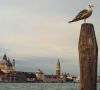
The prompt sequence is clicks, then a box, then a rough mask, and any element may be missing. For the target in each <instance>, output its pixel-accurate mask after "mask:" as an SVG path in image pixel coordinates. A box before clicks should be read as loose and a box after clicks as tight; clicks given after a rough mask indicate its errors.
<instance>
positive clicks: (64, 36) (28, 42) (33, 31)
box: [0, 0, 100, 75]
mask: <svg viewBox="0 0 100 90" xmlns="http://www.w3.org/2000/svg"><path fill="white" fill-rule="evenodd" d="M88 4H93V5H94V6H95V7H94V8H93V9H94V12H93V14H92V16H91V17H90V18H89V19H88V20H87V22H91V23H93V24H94V27H95V33H96V37H97V42H98V46H99V45H100V40H99V38H100V25H99V23H100V6H99V4H100V0H0V57H1V58H2V56H3V54H4V53H5V52H6V53H7V55H8V56H9V57H10V58H15V59H16V69H17V70H19V71H22V70H24V71H32V72H34V71H36V69H38V68H41V69H42V70H43V71H44V73H47V74H50V73H54V74H55V67H56V66H55V65H56V63H57V59H58V58H59V59H60V62H61V67H62V72H70V73H72V74H77V75H78V74H79V58H78V40H79V33H80V27H81V24H82V23H83V21H80V22H76V23H72V24H68V21H69V20H71V19H72V18H73V17H74V16H75V15H76V14H77V13H78V12H79V11H80V10H82V9H84V8H86V7H87V5H88ZM99 49H100V48H99ZM99 55H100V53H99ZM99 58H100V57H99ZM99 70H100V67H99V68H98V72H99Z"/></svg>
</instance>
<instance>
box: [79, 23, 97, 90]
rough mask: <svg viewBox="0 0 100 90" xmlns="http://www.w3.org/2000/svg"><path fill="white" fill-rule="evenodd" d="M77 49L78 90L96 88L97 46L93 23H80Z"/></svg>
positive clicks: (92, 89) (93, 89) (94, 89)
mask: <svg viewBox="0 0 100 90" xmlns="http://www.w3.org/2000/svg"><path fill="white" fill-rule="evenodd" d="M78 50H79V62H80V90H96V81H97V60H98V46H97V42H96V36H95V31H94V26H93V24H90V23H84V24H82V26H81V31H80V37H79V45H78Z"/></svg>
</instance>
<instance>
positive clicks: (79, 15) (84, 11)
mask: <svg viewBox="0 0 100 90" xmlns="http://www.w3.org/2000/svg"><path fill="white" fill-rule="evenodd" d="M87 13H88V10H86V9H84V10H82V11H81V12H80V13H79V14H78V15H77V16H76V17H75V18H74V19H80V18H83V17H84V16H85V15H86V14H87Z"/></svg>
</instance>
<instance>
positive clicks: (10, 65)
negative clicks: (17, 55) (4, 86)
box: [0, 54, 16, 73]
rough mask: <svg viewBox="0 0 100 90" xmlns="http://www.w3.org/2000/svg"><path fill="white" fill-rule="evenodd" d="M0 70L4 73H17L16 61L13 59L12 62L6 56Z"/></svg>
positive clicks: (0, 62)
mask: <svg viewBox="0 0 100 90" xmlns="http://www.w3.org/2000/svg"><path fill="white" fill-rule="evenodd" d="M0 69H1V71H3V72H4V73H9V72H12V71H15V70H16V67H15V60H14V59H13V60H12V62H11V60H10V58H8V57H7V55H6V54H4V56H3V59H2V60H0Z"/></svg>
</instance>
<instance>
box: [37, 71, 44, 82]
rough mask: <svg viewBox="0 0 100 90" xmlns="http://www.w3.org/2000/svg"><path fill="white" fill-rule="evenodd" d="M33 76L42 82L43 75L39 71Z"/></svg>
mask: <svg viewBox="0 0 100 90" xmlns="http://www.w3.org/2000/svg"><path fill="white" fill-rule="evenodd" d="M35 75H36V77H37V80H43V77H44V73H43V71H42V70H41V69H38V70H37V71H36V72H35Z"/></svg>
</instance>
